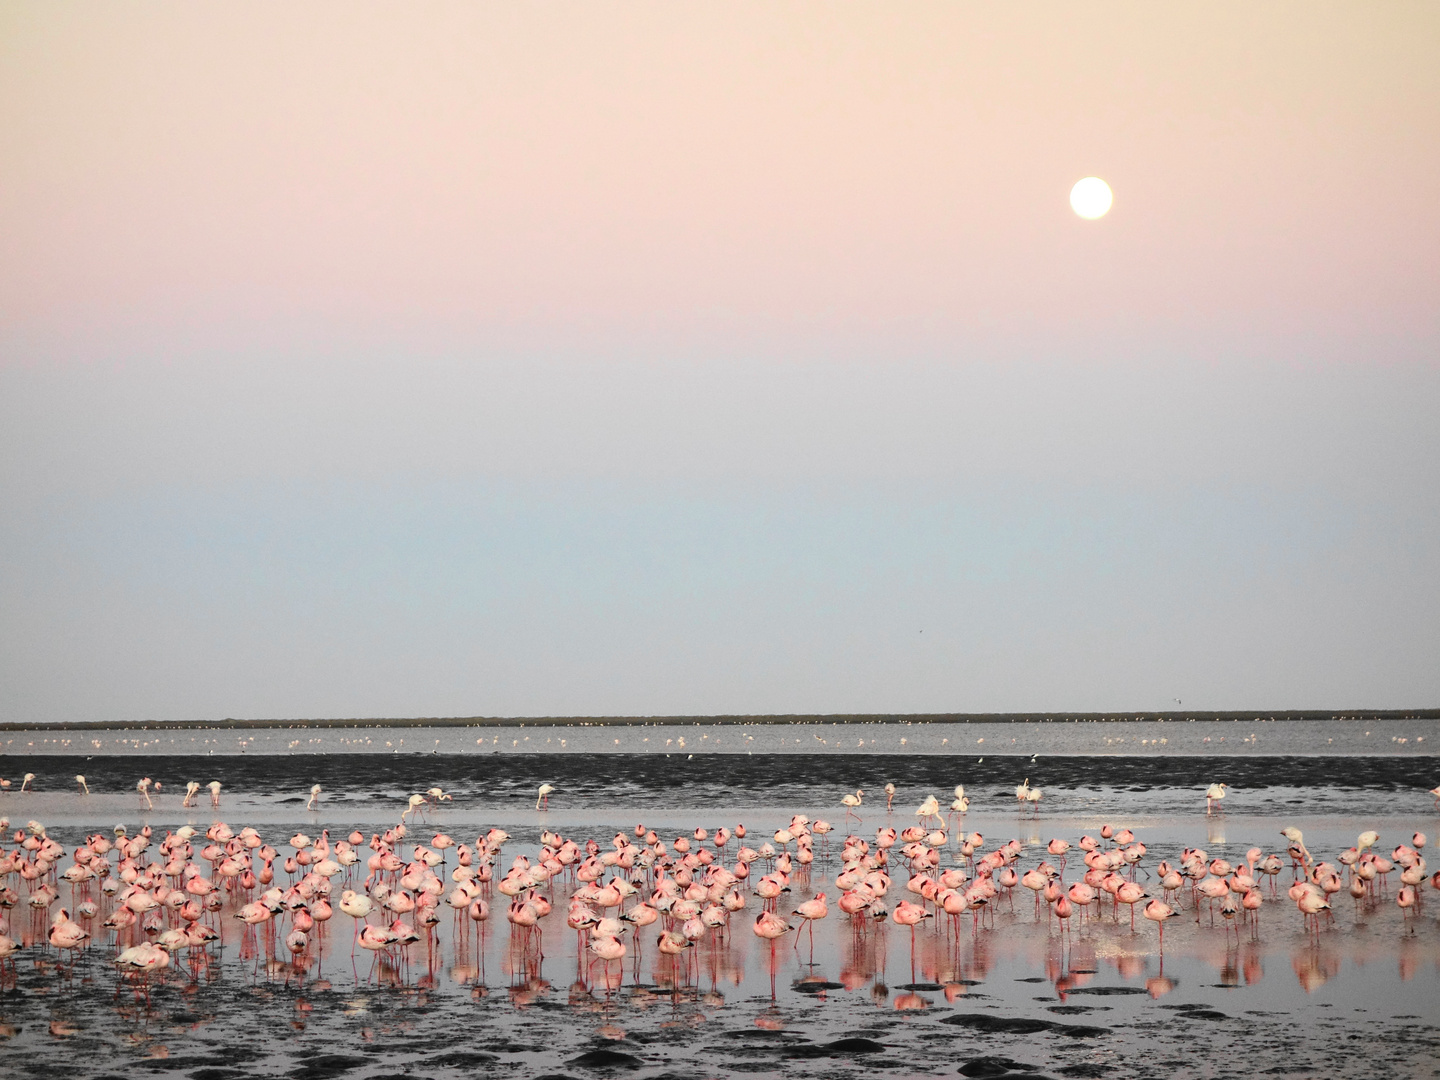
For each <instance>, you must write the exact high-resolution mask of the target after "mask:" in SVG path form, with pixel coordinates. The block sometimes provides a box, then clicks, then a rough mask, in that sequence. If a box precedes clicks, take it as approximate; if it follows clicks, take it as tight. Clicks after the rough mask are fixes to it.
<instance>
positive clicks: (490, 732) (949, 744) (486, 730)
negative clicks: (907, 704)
mask: <svg viewBox="0 0 1440 1080" xmlns="http://www.w3.org/2000/svg"><path fill="white" fill-rule="evenodd" d="M1437 752H1440V720H1434V719H1412V720H1388V719H1386V720H1376V719H1361V720H1269V719H1266V718H1265V717H1263V716H1259V715H1257V716H1256V717H1255V718H1254V720H1253V721H1249V722H1241V721H1239V720H1224V721H1222V720H1189V721H1183V722H1177V721H1165V720H1146V721H1103V722H1102V721H1091V722H1081V721H1053V722H1052V721H1046V720H1043V719H1037V720H1034V721H1026V720H1017V721H1014V722H1010V723H973V724H971V723H932V722H922V721H915V722H906V723H884V722H879V721H877V722H875V723H846V724H834V723H821V722H816V723H804V724H783V723H767V724H753V725H747V724H723V725H712V724H669V723H650V722H645V721H635V722H632V723H625V724H613V723H605V724H599V723H597V724H593V725H584V724H568V725H544V726H538V727H537V726H533V725H532V726H528V727H527V726H525V725H523V724H521V725H518V726H515V725H512V726H505V727H498V728H497V727H492V726H486V727H403V728H386V727H339V728H329V727H306V726H303V725H297V726H296V727H293V728H246V727H236V728H204V729H196V728H175V727H172V726H166V727H163V728H160V727H157V728H155V729H150V730H147V729H139V730H134V729H123V730H87V731H47V730H43V729H37V730H34V731H15V732H4V733H0V754H6V755H28V754H83V755H106V756H109V755H129V756H142V757H143V756H150V755H155V754H225V755H228V754H335V753H342V754H406V753H410V754H429V753H439V754H470V755H478V754H491V753H493V754H567V753H568V754H611V753H624V754H649V755H662V756H663V755H666V754H670V755H675V754H708V753H717V754H797V753H799V754H824V755H844V754H904V755H916V754H925V755H941V756H947V757H949V756H954V755H957V754H958V755H973V756H975V757H984V756H986V755H997V754H1005V755H1019V754H1024V755H1030V754H1045V755H1110V756H1136V755H1140V756H1144V757H1171V756H1197V757H1224V758H1235V757H1242V758H1243V757H1257V756H1263V757H1273V756H1276V755H1281V756H1288V757H1297V756H1307V755H1344V756H1352V755H1362V756H1376V755H1382V756H1384V755H1394V756H1400V757H1426V756H1434V755H1435V754H1436V753H1437Z"/></svg>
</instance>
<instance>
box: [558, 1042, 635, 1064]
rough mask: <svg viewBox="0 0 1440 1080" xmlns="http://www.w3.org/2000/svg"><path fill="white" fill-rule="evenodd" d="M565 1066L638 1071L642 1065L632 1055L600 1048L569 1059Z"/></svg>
mask: <svg viewBox="0 0 1440 1080" xmlns="http://www.w3.org/2000/svg"><path fill="white" fill-rule="evenodd" d="M565 1064H567V1065H578V1066H580V1067H581V1068H582V1069H638V1068H639V1067H640V1066H641V1065H642V1064H644V1063H643V1062H642V1061H641V1060H640V1059H639V1058H638V1057H636V1056H635V1055H634V1054H626V1053H623V1052H621V1051H619V1050H610V1049H608V1048H606V1047H603V1046H602V1047H600V1048H599V1049H598V1050H587V1051H586V1052H585V1053H583V1054H581V1055H580V1056H579V1057H573V1058H571V1059H570V1060H569V1061H567V1062H566V1063H565Z"/></svg>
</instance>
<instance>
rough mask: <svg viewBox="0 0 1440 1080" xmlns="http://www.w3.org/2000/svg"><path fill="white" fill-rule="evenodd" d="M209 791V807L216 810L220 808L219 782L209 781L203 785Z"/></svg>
mask: <svg viewBox="0 0 1440 1080" xmlns="http://www.w3.org/2000/svg"><path fill="white" fill-rule="evenodd" d="M205 786H206V787H208V788H209V789H210V805H211V806H212V807H214V808H216V809H219V807H220V781H219V780H211V781H210V783H208V784H206V785H205Z"/></svg>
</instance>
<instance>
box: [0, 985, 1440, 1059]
mask: <svg viewBox="0 0 1440 1080" xmlns="http://www.w3.org/2000/svg"><path fill="white" fill-rule="evenodd" d="M93 966H95V965H94V964H93V963H92V962H87V961H86V960H82V961H81V962H80V964H79V965H78V966H77V969H76V971H75V974H74V978H73V981H72V982H71V983H70V984H68V985H66V984H65V983H63V982H57V981H56V979H55V978H54V976H53V974H46V973H31V974H27V973H26V971H25V969H23V968H22V969H21V972H20V976H19V979H18V982H17V983H12V984H11V985H10V986H9V987H8V988H7V989H6V990H5V991H4V992H3V993H0V1014H3V1017H4V1018H3V1020H0V1038H3V1039H4V1040H5V1041H4V1042H0V1075H5V1076H15V1077H22V1076H23V1077H28V1078H33V1080H52V1078H53V1080H62V1078H63V1080H69V1078H81V1077H97V1078H98V1077H105V1078H114V1080H119V1078H122V1077H123V1078H124V1080H134V1078H136V1077H156V1078H160V1077H177V1078H178V1077H185V1078H187V1080H244V1078H248V1077H285V1078H289V1080H339V1078H355V1080H362V1078H365V1080H382V1078H388V1077H402V1076H403V1077H466V1076H507V1077H509V1076H513V1077H550V1078H556V1077H562V1076H568V1077H574V1078H576V1080H583V1078H587V1077H613V1076H624V1077H634V1078H636V1080H662V1078H665V1080H670V1078H674V1080H680V1078H685V1080H690V1078H695V1080H700V1078H703V1077H715V1076H752V1077H767V1076H785V1077H817V1078H825V1077H864V1076H872V1075H883V1076H895V1077H905V1076H964V1077H1004V1078H1006V1080H1021V1078H1023V1077H1034V1076H1047V1077H1051V1078H1053V1080H1059V1078H1062V1077H1078V1078H1087V1077H1096V1078H1098V1077H1120V1076H1123V1077H1136V1078H1152V1077H1153V1078H1156V1080H1161V1078H1165V1080H1169V1078H1174V1077H1202V1076H1203V1077H1217V1078H1223V1077H1236V1078H1240V1077H1255V1076H1295V1077H1310V1076H1328V1077H1337V1078H1338V1077H1359V1076H1382V1075H1383V1076H1390V1077H1429V1076H1433V1075H1434V1074H1435V1067H1436V1063H1437V1062H1440V1027H1437V1026H1436V1025H1435V1024H1434V1023H1427V1022H1424V1021H1423V1020H1422V1019H1421V1018H1419V1017H1416V1018H1415V1019H1413V1020H1410V1021H1406V1020H1398V1019H1391V1020H1388V1021H1383V1022H1365V1023H1364V1024H1363V1025H1358V1024H1357V1023H1356V1022H1355V1021H1354V1020H1350V1021H1345V1020H1341V1019H1340V1018H1338V1017H1337V1018H1336V1019H1334V1020H1333V1021H1332V1020H1329V1019H1321V1020H1319V1021H1318V1022H1313V1023H1308V1024H1305V1025H1304V1026H1303V1027H1300V1026H1297V1025H1296V1024H1295V1023H1293V1017H1291V1016H1290V1015H1289V1014H1288V1013H1284V1012H1276V1013H1269V1012H1263V1011H1258V1010H1250V1011H1249V1012H1246V1013H1240V1014H1232V1013H1229V1012H1226V1011H1224V1010H1220V1009H1214V1008H1210V1007H1207V1006H1204V1005H1178V1006H1169V1005H1166V1004H1164V1003H1155V1004H1152V1005H1150V1006H1149V1007H1148V1008H1147V1009H1146V1010H1145V1011H1144V1012H1142V1014H1141V1016H1140V1018H1139V1019H1137V1020H1135V1021H1133V1022H1131V1023H1129V1024H1128V1025H1127V1026H1125V1027H1124V1028H1106V1027H1101V1026H1089V1025H1073V1024H1067V1023H1059V1022H1055V1021H1053V1020H1048V1019H1043V1018H1042V1016H1043V1013H1042V1012H1041V1010H1040V1009H1038V1007H1037V1010H1036V1014H1035V1015H1030V1016H1019V1015H1014V1014H1010V1013H1008V1012H1007V1013H1006V1014H1005V1015H1001V1014H1000V1013H999V1012H998V1011H996V1012H989V1011H987V1010H985V1009H983V1008H977V1007H976V1006H977V1005H978V1003H975V1002H967V1003H965V1004H963V1005H961V1006H958V1007H956V1008H954V1009H949V1008H947V1007H946V1006H945V1005H944V1004H943V1003H937V1004H934V1005H932V1007H931V1008H930V1009H928V1010H926V1011H924V1012H921V1013H913V1014H906V1013H894V1014H877V1012H876V1011H875V1009H874V1007H873V1005H872V1004H868V1003H861V1002H859V1001H855V1002H846V1001H843V1000H836V1001H832V1002H830V1003H829V1004H827V1005H820V1004H816V1003H813V1002H807V1001H806V1000H804V999H803V998H801V997H800V996H799V995H791V997H792V999H793V1001H786V1000H785V998H784V996H782V998H781V1000H780V1002H779V1003H778V1005H772V1004H771V1002H770V1001H769V999H768V997H767V998H761V999H756V1000H737V1001H731V1002H726V1003H725V1004H724V1005H723V1006H719V1007H717V1006H716V1005H715V1004H714V1003H713V1002H711V1003H710V1004H707V1003H706V1002H705V1001H704V1000H703V999H704V997H705V995H703V994H700V993H698V992H696V991H693V990H691V991H681V992H678V993H672V992H670V991H668V990H665V989H663V988H659V987H644V986H640V987H626V988H625V989H624V990H623V991H620V992H617V993H614V994H612V995H611V996H610V997H609V999H608V1001H607V1000H606V999H605V998H603V997H597V996H594V995H592V994H591V993H589V992H583V991H581V990H579V989H575V988H571V989H567V988H565V987H563V986H545V987H542V988H530V989H526V990H524V991H521V994H523V998H524V1004H523V1005H521V1004H518V1003H517V1000H516V998H515V997H514V996H512V995H510V994H508V993H507V991H506V990H505V989H501V988H495V989H491V990H490V991H489V992H488V993H482V994H478V995H475V994H465V995H463V996H462V995H455V994H434V995H432V994H430V993H428V992H427V991H426V990H424V989H420V988H410V989H408V990H398V989H370V990H361V991H355V990H353V989H338V988H336V989H327V988H324V987H323V986H320V987H317V986H310V987H308V988H304V989H301V988H299V987H295V986H290V987H286V986H284V985H265V984H260V985H256V984H253V983H249V982H246V981H244V980H240V979H236V980H230V979H228V978H224V977H222V978H219V979H216V980H215V981H213V982H204V981H198V982H195V983H191V984H188V985H187V984H177V983H176V982H175V981H174V980H172V981H171V982H170V983H169V984H167V985H165V986H160V987H156V988H154V989H153V990H152V991H151V994H150V998H149V1001H148V1003H147V1002H146V1001H145V1000H144V998H143V997H137V996H136V995H135V993H134V992H133V991H132V990H131V989H129V988H124V989H122V990H121V991H120V993H119V995H116V996H114V997H112V995H111V994H110V993H109V992H106V993H103V994H101V993H100V992H99V985H97V984H103V983H108V981H109V980H107V979H105V977H104V975H103V974H101V973H99V972H93V971H90V970H88V969H89V968H90V967H93ZM97 998H98V999H99V1000H97ZM757 1019H758V1020H759V1021H760V1022H762V1023H767V1024H782V1025H783V1028H782V1029H781V1030H772V1029H767V1028H764V1027H760V1026H757V1024H756V1021H757ZM27 1036H29V1037H27Z"/></svg>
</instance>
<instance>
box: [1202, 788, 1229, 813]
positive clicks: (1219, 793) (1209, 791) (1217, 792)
mask: <svg viewBox="0 0 1440 1080" xmlns="http://www.w3.org/2000/svg"><path fill="white" fill-rule="evenodd" d="M1223 798H1225V785H1224V784H1211V785H1210V786H1209V787H1208V788H1206V789H1205V813H1206V814H1207V815H1208V814H1209V813H1210V811H1211V809H1212V807H1213V806H1214V805H1215V804H1216V803H1217V802H1219V801H1220V800H1221V799H1223Z"/></svg>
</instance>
